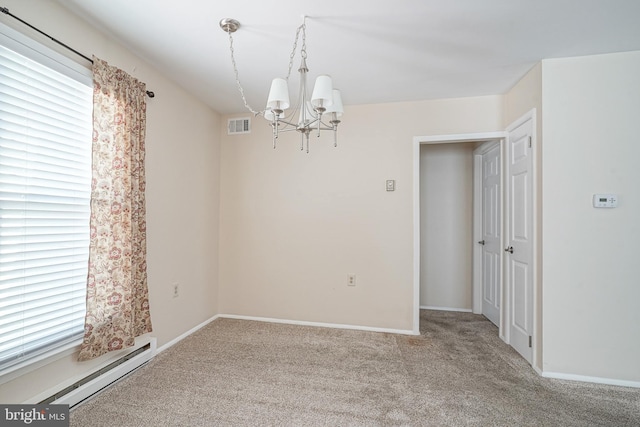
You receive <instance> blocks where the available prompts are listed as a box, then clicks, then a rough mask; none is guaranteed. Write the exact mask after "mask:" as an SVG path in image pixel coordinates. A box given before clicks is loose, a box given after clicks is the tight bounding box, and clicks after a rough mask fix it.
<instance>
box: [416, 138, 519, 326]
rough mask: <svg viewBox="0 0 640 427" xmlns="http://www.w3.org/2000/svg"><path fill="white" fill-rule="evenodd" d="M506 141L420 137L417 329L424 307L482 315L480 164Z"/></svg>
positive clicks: (417, 228)
mask: <svg viewBox="0 0 640 427" xmlns="http://www.w3.org/2000/svg"><path fill="white" fill-rule="evenodd" d="M505 139H506V133H505V132H490V133H478V134H461V135H440V136H425V137H416V138H414V227H415V228H414V229H415V230H417V231H416V232H415V235H414V254H416V255H414V298H415V299H414V302H415V304H414V316H415V319H414V329H416V328H418V326H417V325H418V322H419V313H420V309H421V308H429V309H440V310H455V311H467V312H471V311H473V312H474V313H477V314H481V313H482V295H483V294H482V281H483V278H482V248H481V246H480V245H478V244H477V242H478V241H480V240H481V237H482V232H481V231H479V230H482V213H483V212H482V206H481V203H480V206H478V203H479V201H481V197H482V186H481V185H479V184H478V178H480V179H481V178H482V174H481V170H480V171H479V170H478V166H480V167H482V164H481V163H480V164H478V162H481V160H482V154H483V152H484V151H486V149H487V147H492V146H496V145H497V146H498V147H499V149H500V151H502V146H503V142H504V141H505ZM428 176H430V177H431V179H430V182H428V183H427V182H426V181H425V180H426V179H427V177H428ZM434 177H437V178H434ZM425 213H428V216H426V218H428V219H425ZM427 236H428V237H427ZM500 244H501V242H500ZM478 247H480V250H478ZM433 283H439V284H440V285H439V286H430V284H433ZM498 326H499V325H498Z"/></svg>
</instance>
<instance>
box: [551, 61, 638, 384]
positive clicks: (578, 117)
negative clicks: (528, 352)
mask: <svg viewBox="0 0 640 427" xmlns="http://www.w3.org/2000/svg"><path fill="white" fill-rule="evenodd" d="M639 75H640V52H630V53H620V54H611V55H599V56H589V57H581V58H567V59H553V60H545V61H543V64H542V82H543V97H542V99H543V122H544V126H543V137H544V147H543V151H542V172H543V186H544V195H543V206H542V209H543V218H542V221H543V224H544V229H543V243H544V246H543V257H544V274H543V285H544V289H543V298H544V300H543V310H544V317H543V322H544V349H543V351H544V357H543V361H544V370H545V371H549V372H561V373H567V374H577V375H583V376H592V377H602V378H610V379H619V380H626V381H635V382H636V383H637V382H639V381H640V363H639V362H638V361H640V333H639V332H638V331H639V329H638V325H640V310H639V309H638V302H639V301H640V286H639V283H640V280H639V279H638V268H637V264H638V254H639V252H638V242H639V241H640V221H639V219H640V197H639V194H640V193H639V192H638V183H640V168H639V167H638V159H640V144H639V143H638V142H639V138H638V131H637V129H638V126H637V123H638V118H639V117H640V84H638V76H639ZM594 193H616V194H618V196H619V206H618V208H616V209H595V208H593V207H592V200H591V199H592V195H593V194H594Z"/></svg>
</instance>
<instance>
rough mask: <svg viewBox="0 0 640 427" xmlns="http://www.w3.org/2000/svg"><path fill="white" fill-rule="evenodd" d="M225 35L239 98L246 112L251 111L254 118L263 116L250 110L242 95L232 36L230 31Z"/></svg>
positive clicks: (260, 112) (259, 112)
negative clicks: (227, 38)
mask: <svg viewBox="0 0 640 427" xmlns="http://www.w3.org/2000/svg"><path fill="white" fill-rule="evenodd" d="M227 33H228V34H229V50H230V51H231V64H233V73H234V74H235V77H236V86H237V87H238V91H239V92H240V96H242V102H244V106H245V107H246V109H247V110H249V111H251V112H252V113H253V114H254V115H256V116H259V115H261V114H263V113H264V111H265V110H262V111H255V110H254V109H253V108H251V106H250V105H249V103H248V102H247V98H246V97H245V95H244V89H243V87H242V84H240V77H239V74H238V66H237V65H236V58H235V55H234V53H235V52H234V50H233V36H232V35H231V31H227Z"/></svg>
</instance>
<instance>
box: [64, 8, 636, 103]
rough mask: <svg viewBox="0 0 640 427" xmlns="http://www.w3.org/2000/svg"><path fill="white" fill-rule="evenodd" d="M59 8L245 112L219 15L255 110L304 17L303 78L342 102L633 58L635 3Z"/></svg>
mask: <svg viewBox="0 0 640 427" xmlns="http://www.w3.org/2000/svg"><path fill="white" fill-rule="evenodd" d="M58 2H59V3H61V4H62V5H63V6H65V7H66V8H67V9H69V10H71V11H73V12H74V13H77V14H78V15H80V16H81V17H83V18H85V19H86V20H88V21H90V22H91V23H92V24H93V25H95V26H97V27H98V28H101V29H102V30H103V31H104V32H106V33H108V34H109V35H111V36H112V37H113V38H115V39H118V40H119V41H120V42H121V43H122V44H124V45H126V46H127V47H129V48H130V50H132V51H133V52H135V53H137V54H138V55H139V56H140V57H142V58H144V59H145V60H147V61H148V62H149V63H151V64H153V65H155V66H156V67H157V68H158V69H159V70H160V71H161V72H162V73H163V74H165V75H166V76H167V77H169V78H170V79H172V80H173V81H175V82H177V83H178V84H180V85H181V86H182V87H184V88H185V89H186V90H188V91H190V92H192V93H193V94H194V95H196V96H197V97H199V98H200V99H202V100H203V101H204V102H206V103H207V104H209V105H210V106H211V107H213V108H214V109H215V110H217V111H219V112H221V113H236V112H242V111H245V110H244V107H243V104H242V101H241V98H240V95H239V93H238V91H237V88H236V86H235V81H234V75H233V68H232V66H231V60H230V53H229V38H228V36H227V34H226V33H224V32H223V31H222V30H221V29H220V27H219V25H218V22H219V21H220V19H222V18H227V17H228V18H235V19H237V20H238V21H240V23H241V25H242V27H241V28H240V29H239V30H238V31H237V32H236V33H235V34H234V47H235V53H236V61H237V63H238V69H239V72H240V80H241V82H242V84H243V86H244V88H245V93H246V96H247V99H248V101H249V104H251V106H252V107H253V108H254V109H262V108H264V103H265V102H266V96H267V93H268V90H269V85H270V82H271V79H272V78H273V77H284V76H285V75H286V73H287V67H288V63H289V55H290V53H291V49H292V46H293V40H294V38H295V31H296V28H297V27H298V26H299V25H300V24H301V23H302V16H303V15H307V16H308V19H307V53H308V60H307V62H308V66H309V69H310V73H309V74H310V78H315V76H316V75H318V74H325V73H326V74H330V75H331V76H332V77H333V81H334V86H335V87H336V88H339V89H341V92H342V97H343V100H344V103H345V104H351V105H353V104H372V103H383V102H395V101H412V100H424V99H435V98H450V97H464V96H478V95H491V94H500V93H504V92H505V91H507V90H508V89H509V88H510V87H511V86H513V85H514V84H515V83H516V82H517V81H518V80H519V79H520V78H521V77H522V76H523V75H524V74H525V73H526V72H527V71H528V70H529V69H531V67H533V66H534V65H535V64H536V63H537V62H538V61H540V60H541V59H543V58H557V57H568V56H579V55H590V54H599V53H608V52H620V51H629V50H640V22H639V20H640V0H395V1H390V0H368V1H355V0H322V1H317V0H316V1H310V0H279V1H278V2H270V1H264V0H227V1H213V0H182V1H179V2H176V3H173V2H171V3H169V2H161V1H158V0H135V1H133V0H92V1H87V0H58ZM160 4H164V5H162V6H161V5H160ZM90 53H91V52H90ZM298 65H299V59H298V58H296V60H295V62H294V75H292V82H293V84H292V88H293V87H295V85H297V75H296V74H297V73H295V70H297V67H298ZM310 81H312V80H310ZM149 89H150V90H153V87H149ZM157 95H158V96H162V93H158V94H157Z"/></svg>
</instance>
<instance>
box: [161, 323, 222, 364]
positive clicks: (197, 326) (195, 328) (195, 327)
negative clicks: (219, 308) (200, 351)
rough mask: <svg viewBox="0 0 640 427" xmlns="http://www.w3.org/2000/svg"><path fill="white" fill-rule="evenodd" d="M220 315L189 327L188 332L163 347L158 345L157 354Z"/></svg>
mask: <svg viewBox="0 0 640 427" xmlns="http://www.w3.org/2000/svg"><path fill="white" fill-rule="evenodd" d="M218 317H220V315H218V314H216V315H215V316H213V317H212V318H210V319H207V320H205V321H204V322H202V323H200V324H199V325H196V326H194V327H193V328H191V329H189V330H188V331H187V332H185V333H184V334H182V335H180V336H178V337H176V338H174V339H172V340H171V341H169V342H168V343H166V344H164V345H163V346H162V347H158V348H157V350H156V354H159V353H162V352H163V351H165V350H166V349H168V348H169V347H171V346H173V345H174V344H177V343H178V342H180V341H182V340H183V339H185V338H186V337H188V336H189V335H191V334H192V333H194V332H196V331H197V330H198V329H201V328H203V327H205V326H207V325H208V324H209V323H211V322H213V321H214V320H216V319H217V318H218Z"/></svg>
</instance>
